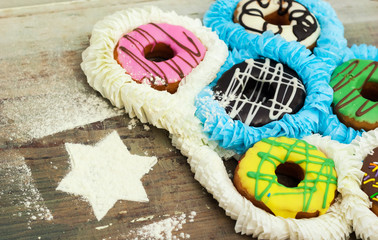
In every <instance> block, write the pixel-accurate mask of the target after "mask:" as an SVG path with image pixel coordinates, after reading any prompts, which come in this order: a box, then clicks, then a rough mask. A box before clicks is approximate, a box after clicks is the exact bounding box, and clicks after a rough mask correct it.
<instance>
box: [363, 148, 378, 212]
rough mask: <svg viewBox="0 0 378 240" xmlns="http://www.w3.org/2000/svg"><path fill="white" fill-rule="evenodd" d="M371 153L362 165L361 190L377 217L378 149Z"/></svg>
mask: <svg viewBox="0 0 378 240" xmlns="http://www.w3.org/2000/svg"><path fill="white" fill-rule="evenodd" d="M372 152H373V154H370V155H367V156H366V158H365V159H364V161H363V164H362V168H361V170H362V171H363V172H364V178H363V179H362V182H361V189H362V191H364V192H365V193H366V194H367V195H368V196H369V200H370V202H371V203H372V207H371V210H372V211H373V212H374V213H375V215H377V216H378V171H377V170H378V147H376V148H374V149H373V151H372Z"/></svg>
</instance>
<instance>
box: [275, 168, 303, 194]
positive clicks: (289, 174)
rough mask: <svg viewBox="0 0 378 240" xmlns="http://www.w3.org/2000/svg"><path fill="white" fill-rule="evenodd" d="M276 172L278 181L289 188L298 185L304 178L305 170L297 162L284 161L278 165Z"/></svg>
mask: <svg viewBox="0 0 378 240" xmlns="http://www.w3.org/2000/svg"><path fill="white" fill-rule="evenodd" d="M275 173H276V176H277V182H278V183H280V184H282V185H284V186H285V187H289V188H294V187H297V186H298V184H299V183H300V182H301V181H302V180H303V179H304V171H303V169H302V168H301V167H300V166H299V165H298V164H296V163H291V162H285V163H282V164H280V165H278V166H277V168H276V171H275Z"/></svg>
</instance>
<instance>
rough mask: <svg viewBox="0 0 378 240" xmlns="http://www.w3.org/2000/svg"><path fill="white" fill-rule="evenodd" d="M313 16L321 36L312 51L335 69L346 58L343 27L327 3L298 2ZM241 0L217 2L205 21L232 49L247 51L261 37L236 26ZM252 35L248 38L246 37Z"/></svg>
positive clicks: (207, 13)
mask: <svg viewBox="0 0 378 240" xmlns="http://www.w3.org/2000/svg"><path fill="white" fill-rule="evenodd" d="M296 1H297V2H298V3H300V4H302V5H304V6H305V7H306V8H307V9H308V10H309V11H310V13H311V14H313V15H314V16H315V18H316V20H317V22H318V23H319V25H320V36H319V38H318V39H317V42H316V47H315V48H314V50H313V52H314V54H315V55H316V56H318V57H321V58H322V59H323V61H325V62H326V63H327V65H328V67H329V68H330V69H331V70H333V68H335V66H336V65H338V64H339V63H340V62H341V61H342V58H343V54H342V53H343V50H344V49H345V48H346V47H347V41H346V39H345V38H344V26H343V25H342V23H341V21H340V20H339V19H338V17H337V15H336V12H335V11H334V9H333V8H332V7H331V5H330V4H329V3H327V2H325V1H321V0H319V1H313V0H296ZM239 2H240V0H218V1H216V2H215V3H213V4H212V5H211V7H210V8H209V10H208V11H207V12H206V14H205V16H204V19H203V22H204V24H205V26H208V27H211V28H212V29H213V30H215V31H216V32H217V33H218V34H219V36H220V38H221V39H222V40H224V41H225V42H226V43H227V44H228V45H229V47H230V48H245V47H247V46H249V45H250V40H251V38H252V39H253V38H259V37H260V35H258V34H255V33H248V32H247V31H246V30H245V29H244V28H243V27H242V26H241V25H240V24H237V23H234V21H233V14H234V11H235V9H236V7H237V5H238V3H239ZM248 35H249V36H251V37H250V38H247V37H246V36H248Z"/></svg>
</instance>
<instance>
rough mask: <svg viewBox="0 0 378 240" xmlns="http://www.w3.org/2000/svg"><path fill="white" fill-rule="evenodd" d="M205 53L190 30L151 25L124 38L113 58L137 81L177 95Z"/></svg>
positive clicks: (171, 26) (142, 27)
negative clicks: (183, 81) (179, 86)
mask: <svg viewBox="0 0 378 240" xmlns="http://www.w3.org/2000/svg"><path fill="white" fill-rule="evenodd" d="M205 53H206V48H205V46H204V45H203V44H202V43H201V41H200V40H199V39H198V38H197V37H196V36H195V35H194V34H193V33H192V32H190V31H188V30H187V29H185V28H183V27H181V26H176V25H171V24H166V23H160V24H155V23H149V24H145V25H141V26H139V27H138V28H136V29H134V30H133V31H132V32H129V33H127V34H126V35H124V36H123V37H122V38H121V39H120V40H119V42H118V45H117V46H116V48H115V51H114V57H115V59H116V60H117V61H118V63H119V64H120V65H121V66H122V67H123V68H124V69H125V70H126V73H127V74H129V75H130V76H131V78H132V79H133V80H134V81H136V82H138V83H145V84H149V85H151V86H152V87H153V88H155V89H157V90H166V91H168V92H170V93H175V92H176V91H177V88H178V85H179V83H180V81H181V80H182V79H183V78H184V77H185V76H187V75H188V74H189V73H190V72H191V71H192V70H193V68H195V67H196V66H197V65H198V64H199V63H200V62H201V61H202V59H203V58H204V56H205Z"/></svg>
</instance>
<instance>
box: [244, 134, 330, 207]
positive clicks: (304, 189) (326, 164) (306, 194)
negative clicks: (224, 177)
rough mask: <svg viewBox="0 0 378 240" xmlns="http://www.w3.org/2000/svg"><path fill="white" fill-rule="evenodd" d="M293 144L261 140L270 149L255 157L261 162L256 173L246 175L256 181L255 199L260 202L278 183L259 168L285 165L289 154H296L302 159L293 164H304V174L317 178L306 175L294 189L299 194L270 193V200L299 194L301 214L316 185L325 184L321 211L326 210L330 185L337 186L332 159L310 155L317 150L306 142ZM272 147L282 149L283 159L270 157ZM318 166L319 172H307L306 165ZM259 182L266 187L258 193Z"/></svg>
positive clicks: (309, 200) (308, 204) (275, 178)
mask: <svg viewBox="0 0 378 240" xmlns="http://www.w3.org/2000/svg"><path fill="white" fill-rule="evenodd" d="M295 140H296V141H295V143H293V144H288V143H282V142H278V141H276V138H269V139H267V138H265V139H262V140H261V141H262V142H265V143H268V144H270V145H271V147H270V149H269V151H268V152H258V153H257V155H258V156H259V157H260V158H261V161H260V163H259V166H258V169H257V172H252V171H249V172H248V173H247V176H248V177H250V178H254V179H255V180H256V182H255V198H256V200H258V201H260V200H261V199H262V197H263V196H264V195H265V194H266V193H267V192H268V191H269V189H270V188H271V187H272V185H273V184H278V185H280V183H278V182H277V176H276V175H275V174H264V173H261V168H262V166H263V165H264V164H267V163H270V164H273V166H274V167H275V168H277V165H276V162H279V163H280V164H283V163H285V162H286V161H287V160H288V159H289V156H290V154H292V153H297V154H302V155H303V156H304V159H302V160H298V161H292V160H291V162H293V163H296V164H301V163H305V164H306V167H305V169H304V171H305V173H307V174H308V173H314V174H316V175H317V177H316V178H315V179H313V180H309V179H306V174H305V178H304V179H303V180H302V183H303V186H300V187H299V186H298V187H295V188H296V189H301V191H300V192H297V193H288V192H276V193H271V194H270V198H272V197H274V196H277V195H289V194H299V195H303V212H307V211H308V208H309V206H310V203H311V199H312V196H313V194H314V192H316V190H317V188H316V186H317V184H318V183H320V182H325V183H326V191H325V194H324V196H323V204H322V207H323V209H324V208H326V204H327V203H326V201H327V196H328V189H329V186H330V185H331V184H334V185H336V184H337V177H336V176H335V175H334V174H333V173H332V170H333V168H334V167H335V164H334V162H333V160H332V159H329V158H324V157H320V156H317V155H313V154H310V153H309V151H310V150H317V148H316V147H315V146H313V145H310V144H308V143H307V142H305V141H303V140H298V139H295ZM300 145H301V146H300ZM273 147H282V148H284V149H285V150H286V151H287V153H286V156H285V158H284V159H280V158H278V157H277V156H274V155H272V154H271V153H270V152H271V150H272V148H273ZM310 157H312V158H314V159H313V160H310V159H309V158H310ZM310 163H311V164H318V165H321V169H320V171H319V172H316V171H310V170H308V165H309V164H310ZM321 176H324V177H325V179H320V177H321ZM261 181H266V182H268V185H267V187H266V188H265V189H263V190H262V191H261V192H260V193H259V187H258V186H259V182H261Z"/></svg>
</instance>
